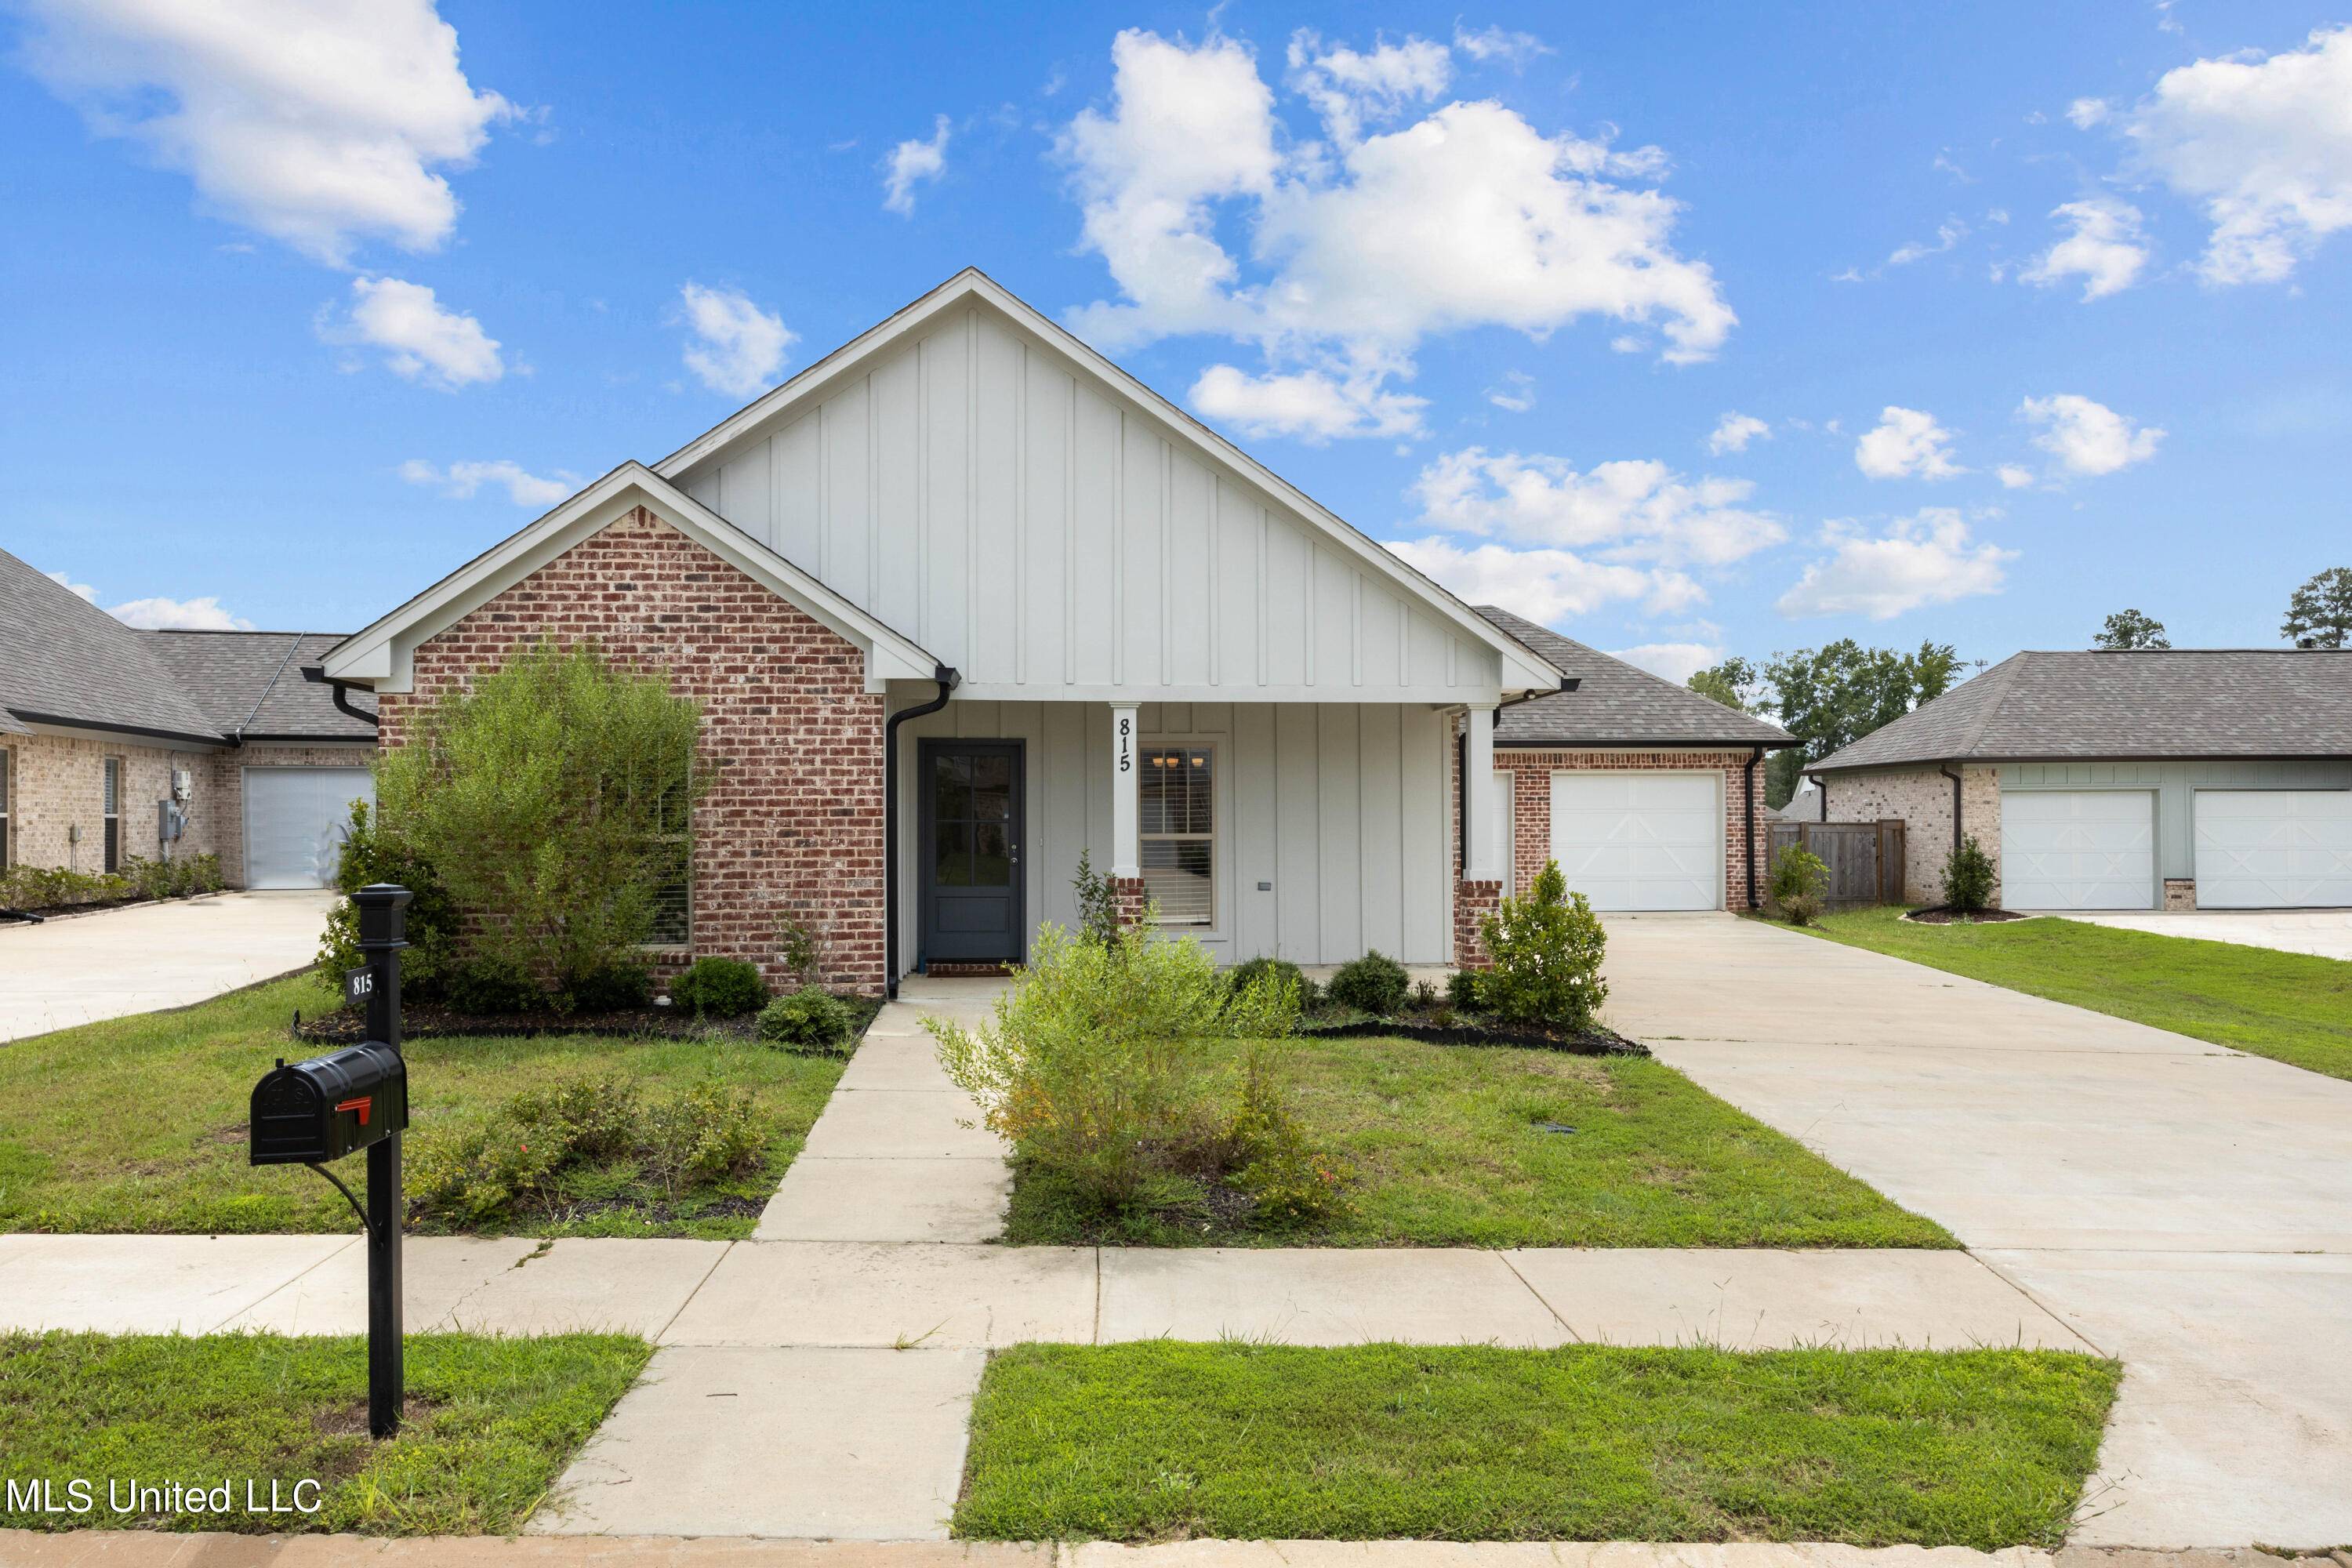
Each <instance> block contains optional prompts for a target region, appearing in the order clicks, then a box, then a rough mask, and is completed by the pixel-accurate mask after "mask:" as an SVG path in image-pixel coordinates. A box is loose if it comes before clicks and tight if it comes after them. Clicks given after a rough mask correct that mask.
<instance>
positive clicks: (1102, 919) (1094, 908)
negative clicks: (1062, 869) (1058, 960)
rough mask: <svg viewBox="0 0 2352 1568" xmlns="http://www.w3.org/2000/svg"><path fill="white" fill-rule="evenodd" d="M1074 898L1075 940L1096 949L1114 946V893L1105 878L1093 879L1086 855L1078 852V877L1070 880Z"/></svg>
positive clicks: (1116, 898) (1088, 858)
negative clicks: (1076, 919) (1076, 934)
mask: <svg viewBox="0 0 2352 1568" xmlns="http://www.w3.org/2000/svg"><path fill="white" fill-rule="evenodd" d="M1070 888H1071V890H1072V891H1074V892H1076V894H1077V896H1078V940H1079V941H1080V942H1091V943H1093V944H1094V945H1095V946H1097V947H1103V948H1108V947H1113V946H1116V945H1117V944H1118V926H1119V921H1118V888H1117V887H1116V886H1114V885H1113V884H1112V881H1111V879H1110V878H1109V877H1108V875H1097V873H1096V871H1095V868H1094V862H1093V859H1092V858H1091V857H1090V856H1089V855H1088V854H1087V851H1086V850H1085V849H1083V848H1081V849H1080V850H1079V851H1078V874H1077V875H1076V876H1075V877H1073V878H1071V879H1070Z"/></svg>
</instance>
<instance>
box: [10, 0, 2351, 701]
mask: <svg viewBox="0 0 2352 1568" xmlns="http://www.w3.org/2000/svg"><path fill="white" fill-rule="evenodd" d="M150 9H151V8H150V7H146V6H142V5H136V4H133V3H131V0H79V3H77V4H70V5H69V4H65V3H62V0H27V3H20V4H18V5H16V6H14V7H12V8H10V9H9V10H7V11H6V12H5V14H0V18H4V19H0V29H5V37H6V47H7V58H6V64H5V66H0V115H5V123H6V124H7V125H8V126H9V127H10V135H9V137H8V138H7V140H6V142H5V144H0V179H5V192H6V197H7V201H8V205H9V208H10V211H11V212H12V214H13V215H14V216H15V218H16V224H15V226H14V230H15V235H16V243H14V244H13V245H11V246H10V247H7V248H6V249H5V252H0V286H5V294H6V298H7V299H8V300H9V301H10V306H9V309H8V310H6V311H5V313H0V352H5V358H6V363H7V364H8V367H9V377H8V385H9V391H8V394H7V396H6V400H5V419H0V451H5V455H6V456H7V457H8V458H10V459H12V462H13V471H14V472H15V473H16V474H17V475H18V479H17V481H16V483H17V491H18V499H17V504H16V506H15V507H13V508H12V509H10V510H9V512H8V514H7V517H6V520H5V521H0V547H5V549H7V550H9V551H10V552H14V553H16V554H17V555H20V556H23V557H25V558H26V559H28V560H30V561H32V562H33V563H35V564H36V565H37V566H39V567H41V568H42V569H44V570H49V571H55V572H59V573H62V574H65V575H66V576H67V577H68V580H70V581H71V582H73V583H75V584H83V585H87V586H88V587H89V590H90V592H91V593H92V595H93V596H94V597H95V598H96V599H97V600H98V602H100V603H101V604H103V605H109V606H115V605H123V606H126V608H125V609H124V610H123V611H122V613H123V614H124V615H125V616H126V617H127V618H144V619H149V620H153V619H158V618H161V619H165V620H173V619H177V620H193V621H194V622H196V623H199V624H201V623H203V622H205V620H207V619H216V618H218V617H223V616H226V617H233V618H235V619H236V620H240V621H244V622H249V623H251V624H255V625H258V626H271V627H293V626H301V627H314V628H322V629H330V630H332V629H348V628H351V627H354V626H358V625H361V624H363V623H364V622H365V621H367V620H369V619H371V618H373V616H376V615H378V614H380V613H381V612H383V610H384V609H386V608H388V607H390V606H391V605H393V604H394V603H396V602H398V601H399V600H400V599H401V598H403V597H404V596H406V595H408V594H410V593H412V592H414V591H415V590H416V589H418V588H420V587H422V586H424V585H425V584H427V583H429V582H431V581H433V580H434V579H436V578H437V577H438V576H440V575H441V574H444V573H445V572H446V571H448V570H449V569H451V568H452V567H454V566H455V565H457V563H460V562H462V561H463V560H465V559H466V558H467V557H468V556H470V555H472V554H473V553H475V552H478V550H480V549H482V548H484V547H485V546H487V545H488V544H489V543H491V542H494V541H496V540H497V539H499V538H501V537H503V536H504V535H505V534H507V533H509V532H510V531H513V530H514V529H515V528H517V527H519V526H520V525H521V524H522V523H523V522H525V521H528V520H529V519H530V517H531V516H533V515H536V513H537V511H538V510H541V508H543V507H544V506H545V505H546V504H547V503H548V501H549V500H551V498H554V497H557V496H560V495H561V494H562V493H563V492H564V491H565V490H566V489H569V488H570V484H571V483H572V482H574V481H578V480H583V479H588V478H591V477H593V476H594V475H595V474H597V473H600V472H602V471H603V470H604V469H605V468H610V467H611V466H612V465H613V464H614V463H615V462H618V461H620V460H621V459H623V458H631V457H635V458H646V459H651V458H658V457H660V456H662V455H664V454H666V453H667V452H668V451H669V450H671V449H672V448H674V447H677V445H679V444H680V443H681V442H682V441H684V440H685V439H686V438H688V437H690V436H692V435H695V434H697V433H698V432H699V431H701V430H703V429H704V428H707V427H708V426H710V425H711V424H713V423H715V422H716V421H717V420H718V419H719V418H720V417H721V416H724V415H725V414H727V413H728V412H729V411H730V410H731V409H732V408H734V407H736V406H738V405H740V403H742V402H743V401H745V400H746V399H747V397H748V395H750V393H751V392H752V391H754V390H756V389H757V388H758V387H760V386H761V385H764V384H772V382H773V381H774V380H777V379H781V378H782V376H784V375H788V374H791V373H792V372H793V371H794V370H796V369H798V368H799V367H801V366H803V365H805V364H807V363H810V362H811V361H812V360H814V358H817V357H819V356H821V355H822V354H823V353H825V352H826V351H827V350H829V349H831V348H832V347H834V346H835V345H836V344H837V343H839V342H843V341H844V340H845V339H847V338H849V337H851V336H853V335H855V334H856V332H858V331H861V330H863V329H864V328H865V327H866V326H868V325H870V324H871V323H872V322H874V321H877V320H878V319H880V318H881V317H882V316H884V315H886V314H887V313H888V312H889V311H890V310H894V309H896V308H897V307H898V305H900V304H902V303H904V302H905V301H907V300H909V299H911V298H913V297H915V296H916V295H918V294H919V293H921V292H922V291H924V290H925V289H929V287H931V286H932V285H934V284H936V283H938V282H940V280H942V279H945V278H947V277H948V276H950V274H951V273H953V272H954V271H955V270H957V269H958V268H961V267H963V266H966V265H978V266H980V267H982V268H986V269H987V270H988V271H989V272H991V273H992V275H994V276H995V277H996V278H997V279H999V280H1000V281H1002V282H1003V283H1004V284H1005V285H1007V286H1008V287H1010V288H1011V289H1013V290H1014V291H1015V292H1017V293H1019V294H1021V295H1022V296H1023V297H1024V298H1025V299H1027V300H1030V301H1031V302H1032V303H1033V304H1034V305H1036V306H1037V307H1039V308H1040V309H1041V310H1045V311H1046V312H1047V313H1048V314H1051V315H1053V316H1055V318H1057V319H1060V320H1064V321H1067V322H1069V323H1070V324H1072V325H1073V326H1074V327H1075V328H1076V329H1077V330H1079V331H1081V332H1082V334H1084V335H1087V336H1088V337H1089V338H1091V339H1093V340H1094V341H1096V342H1098V343H1099V344H1100V345H1101V346H1103V347H1104V348H1105V349H1106V350H1107V352H1109V353H1112V354H1113V355H1114V357H1116V358H1118V360H1119V361H1120V362H1121V363H1124V364H1126V365H1128V366H1129V368H1130V369H1132V370H1133V371H1134V372H1135V373H1136V374H1139V376H1141V377H1142V378H1143V379H1144V380H1145V381H1146V382H1148V383H1149V384H1151V385H1153V386H1155V387H1157V388H1158V389H1160V391H1162V392H1163V393H1165V394H1167V395H1170V396H1171V397H1172V398H1174V399H1176V400H1177V401H1179V402H1180V403H1183V404H1185V405H1187V406H1189V407H1192V408H1193V409H1195V410H1196V411H1198V412H1200V413H1201V414H1202V416H1204V417H1207V418H1209V419H1210V420H1211V422H1212V423H1214V424H1217V425H1218V426H1221V427H1222V428H1224V429H1225V430H1227V431H1228V433H1230V434H1232V435H1234V437H1235V438H1236V439H1238V440H1240V441H1241V442H1242V444H1243V445H1244V447H1248V448H1249V449H1250V450H1251V451H1252V452H1254V453H1255V455H1257V456H1258V457H1259V458H1262V459H1263V460H1265V462H1266V463H1267V464H1268V465H1269V466H1271V467H1272V468H1275V469H1276V471H1277V472H1280V473H1282V474H1283V475H1285V476H1286V478H1289V479H1293V480H1294V481H1295V482H1297V483H1298V484H1299V485H1300V486H1302V487H1303V488H1304V489H1307V491H1308V492H1309V493H1311V494H1313V495H1315V496H1317V497H1318V499H1319V500H1323V501H1325V502H1326V503H1327V504H1328V505H1330V506H1331V507H1332V508H1333V509H1334V510H1337V511H1339V513H1340V514H1341V515H1343V516H1345V517H1347V518H1349V520H1350V521H1353V522H1355V523H1356V524H1357V525H1358V526H1360V527H1361V528H1363V529H1364V530H1365V531H1368V532H1370V533H1371V534H1372V535H1374V536H1375V537H1377V538H1381V539H1383V540H1389V541H1399V542H1404V547H1405V549H1406V551H1407V552H1408V554H1409V555H1410V556H1411V558H1412V559H1414V560H1415V561H1416V562H1418V563H1421V564H1423V566H1424V567H1425V568H1427V569H1429V570H1431V571H1433V572H1434V573H1435V574H1438V575H1440V576H1441V577H1443V578H1444V579H1446V580H1447V581H1448V582H1449V583H1450V584H1452V585H1454V586H1456V587H1457V588H1458V589H1461V590H1462V591H1465V593H1467V594H1469V595H1472V596H1475V597H1481V598H1497V597H1499V598H1502V599H1504V600H1505V601H1506V602H1507V603H1511V604H1513V605H1514V607H1517V608H1520V609H1522V610H1523V611H1525V612H1527V613H1529V614H1533V615H1536V616H1539V617H1540V618H1542V619H1545V620H1547V621H1549V622H1550V623H1551V624H1553V625H1556V626H1559V627H1561V628H1562V629H1563V630H1565V631H1567V632H1569V633H1570V635H1572V636H1575V637H1579V638H1580V639H1583V640H1585V641H1589V642H1591V643H1594V644H1597V645H1599V646H1601V647H1607V648H1612V649H1629V648H1632V649H1644V650H1648V651H1645V652H1643V654H1642V655H1641V657H1642V658H1643V659H1644V660H1645V661H1647V662H1650V663H1652V664H1654V666H1656V667H1658V668H1664V669H1666V670H1668V671H1669V672H1670V673H1675V674H1677V675H1679V674H1680V673H1682V672H1683V670H1685V669H1686V668H1689V667H1690V666H1691V665H1692V664H1693V663H1694V662H1696V660H1698V659H1700V658H1711V657H1714V656H1715V655H1717V654H1718V653H1720V652H1723V651H1730V652H1739V653H1746V654H1749V655H1751V656H1756V655H1764V654H1769V652H1771V651H1772V650H1774V649H1777V648H1788V647H1800V646H1808V645H1814V644H1818V643H1820V642H1822V641H1823V640H1825V639H1828V638H1831V637H1839V636H1844V635H1849V634H1851V635H1854V636H1858V637H1864V639H1865V640H1870V641H1876V642H1885V643H1895V644H1903V645H1910V644H1916V642H1917V641H1918V640H1919V639H1921V638H1923V637H1934V638H1936V639H1937V640H1948V641H1952V642H1955V643H1957V644H1958V645H1959V647H1960V648H1961V650H1962V652H1963V654H1964V655H1966V656H1968V657H1970V658H2001V657H2003V656H2005V655H2006V654H2008V653H2009V652H2011V651H2013V650H2014V649H2016V648H2018V647H2080V646H2083V645H2084V642H2085V641H2086V640H2087V638H2088V637H2089V635H2090V634H2091V632H2092V631H2093V630H2095V628H2096V626H2098V624H2099V622H2100V620H2101V619H2102V618H2103V617H2104V616H2105V614H2106V613H2107V612H2109V611H2111V610H2115V609H2119V608H2122V607H2123V606H2125V605H2135V606H2137V607H2139V608H2141V609H2143V610H2146V611H2147V612H2149V613H2151V614H2153V615H2155V616H2158V618H2160V619H2162V620H2163V621H2164V622H2166V623H2167V625H2168V626H2169V628H2170V630H2171V633H2172V637H2173V640H2174V641H2175V643H2176V644H2178V645H2181V646H2196V645H2211V646H2245V645H2252V646H2266V645H2274V644H2275V643H2276V642H2277V641H2278V636H2277V626H2278V621H2279V616H2280V614H2281V612H2282V610H2283V608H2284V604H2285V600H2286V596H2287V594H2288V592H2289V591H2290V590H2291V589H2292V588H2293V587H2294V585H2295V584H2298V583H2300V582H2302V581H2303V580H2305V578H2307V577H2309V576H2310V575H2311V574H2313V573H2315V572H2316V571H2318V570H2320V569H2321V568H2323V567H2327V566H2332V565H2337V564H2345V563H2347V561H2352V525H2347V506H2346V502H2345V499H2344V498H2345V478H2346V462H2345V454H2346V453H2347V451H2352V374H2347V368H2352V367H2347V344H2352V334H2347V325H2352V322H2347V310H2346V306H2345V300H2346V298H2347V282H2352V233H2347V232H2339V231H2340V230H2344V229H2352V123H2347V120H2346V117H2345V112H2344V109H2343V105H2344V104H2345V103H2346V102H2348V101H2352V31H2344V30H2342V29H2344V28H2345V26H2346V25H2347V23H2352V13H2336V12H2329V11H2324V10H2316V9H2314V8H2312V6H2311V5H2307V4H2303V5H2297V4H2268V3H2262V0H2238V3H2234V4H2231V5H2221V4H2219V3H2218V0H2174V3H2173V4H2170V5H2162V4H2152V3H2148V0H2109V3H2105V4H2098V5H2079V6H2067V7H2051V6H2048V5H1985V4H1969V5H1928V6H1918V7H1906V8H1903V9H1902V10H1901V11H1899V12H1889V11H1887V10H1886V9H1885V8H1884V7H1881V8H1877V9H1876V10H1872V9H1870V8H1865V7H1859V6H1855V7H1836V8H1829V7H1807V8H1793V7H1792V8H1785V9H1784V8H1751V11H1752V12H1753V14H1751V15H1744V16H1743V15H1734V14H1732V11H1731V8H1726V7H1719V6H1700V5H1654V6H1649V7H1610V8H1602V7H1597V6H1580V7H1561V6H1557V5H1553V6H1534V5H1495V6H1491V7H1486V8H1483V9H1475V10H1470V11H1459V10H1456V9H1454V8H1452V7H1450V6H1449V7H1446V8H1433V7H1425V6H1413V5H1383V6H1361V7H1357V6H1349V7H1339V6H1330V5H1281V6H1276V5H1242V4H1233V5H1224V6H1223V7H1221V8H1219V9H1218V10H1217V11H1215V12H1214V13H1204V12H1202V11H1200V10H1197V9H1183V8H1174V7H1152V6H1141V7H1137V8H1133V9H1130V10H1128V11H1125V12H1107V11H1104V10H1102V9H1101V8H1099V7H1092V6H1088V7H1067V8H1062V9H1055V8H1051V7H1042V8H1041V7H1032V8H1028V9H1027V10H1025V11H1024V13H1023V15H1022V19H1021V21H1020V23H1019V25H1017V26H1007V25H1006V24H1005V23H1004V22H1003V21H1002V20H1000V19H992V18H991V17H989V16H983V15H979V14H966V13H950V12H947V11H943V10H934V9H930V8H922V7H905V6H899V7H892V6H878V5H877V6H868V7H862V8H855V14H850V11H851V9H852V8H830V7H793V8H790V9H787V8H783V7H777V6H772V5H740V6H730V5H693V6H686V7H674V8H670V9H668V10H667V11H666V12H664V13H663V19H662V21H661V23H660V25H659V26H655V25H652V24H651V23H649V21H648V20H647V17H648V15H649V14H648V13H646V11H645V10H644V8H642V7H635V6H624V5H564V6H552V5H531V6H517V7H493V6H488V5H471V4H455V3H451V4H444V5H440V6H439V7H438V9H437V10H436V9H435V8H434V7H432V6H430V5H424V4H420V3H417V0H397V3H395V0H384V3H383V4H381V5H373V6H367V7H358V8H356V9H357V10H358V11H360V12H361V13H362V16H359V17H358V18H356V19H354V18H348V17H347V18H343V19H341V20H333V19H329V20H319V19H315V18H313V17H311V16H309V15H308V13H309V12H310V11H312V10H315V9H320V8H318V7H307V6H302V5H291V4H286V3H283V0H224V3H223V4H220V5H215V6H210V7H202V8H188V10H187V12H186V14H185V15H186V16H187V17H191V18H194V17H201V18H204V20H203V21H201V22H196V21H189V20H173V19H166V20H163V21H160V22H159V21H157V20H155V19H154V18H153V17H152V16H149V15H148V14H147V13H148V12H149V10H150ZM153 9H162V10H165V11H167V12H168V11H170V9H171V8H153ZM2053 12H2056V13H2058V14H2057V15H2056V16H2053ZM942 127H943V128H944V129H943V130H942ZM894 166H895V168H896V169H897V171H898V175H899V178H898V182H897V186H898V188H897V193H896V196H895V199H894V193H893V181H892V177H891V176H892V172H893V168H894ZM1735 415H1736V416H1741V417H1740V418H1739V419H1738V420H1737V421H1734V422H1731V423H1729V424H1727V423H1726V421H1727V416H1735ZM468 492H470V493H468ZM204 601H208V602H209V604H208V605H207V604H205V603H198V604H197V605H196V606H195V607H194V608H193V609H190V608H188V607H187V606H188V605H189V604H190V603H191V602H204ZM131 606H135V607H131Z"/></svg>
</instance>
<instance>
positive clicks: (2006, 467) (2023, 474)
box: [1993, 463, 2033, 490]
mask: <svg viewBox="0 0 2352 1568" xmlns="http://www.w3.org/2000/svg"><path fill="white" fill-rule="evenodd" d="M1993 472H1994V473H1995V474H1997V475H1999V476H2000V488H2001V489H2005V490H2021V489H2025V488H2026V487H2027V486H2029V485H2031V484H2032V483H2033V470H2032V468H2020V467H2018V466H2017V465H2016V464H2015V463H2003V464H2002V465H2001V466H2000V468H1995V469H1994V470H1993Z"/></svg>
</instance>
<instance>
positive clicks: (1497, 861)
mask: <svg viewBox="0 0 2352 1568" xmlns="http://www.w3.org/2000/svg"><path fill="white" fill-rule="evenodd" d="M1463 722H1464V724H1465V726H1466V727H1467V728H1466V733H1467V736H1468V740H1469V745H1468V746H1467V747H1466V748H1465V752H1466V755H1465V759H1464V761H1463V770H1462V771H1463V775H1464V776H1463V779H1462V811H1463V819H1464V821H1465V822H1466V823H1467V824H1468V826H1469V830H1470V831H1469V850H1468V853H1467V854H1465V856H1464V857H1463V860H1464V864H1463V867H1462V879H1463V880H1464V881H1465V882H1499V881H1501V880H1502V879H1503V864H1502V856H1501V855H1500V854H1499V853H1498V850H1499V848H1500V843H1499V842H1498V840H1502V839H1504V838H1507V835H1502V834H1497V833H1496V824H1494V823H1492V822H1489V821H1487V820H1486V818H1487V816H1489V815H1490V814H1489V812H1488V811H1487V808H1486V795H1487V792H1488V791H1489V790H1491V789H1492V788H1493V787H1494V779H1495V708H1494V705H1493V704H1492V703H1489V704H1487V705H1486V706H1485V707H1474V708H1472V709H1470V710H1469V711H1468V712H1466V713H1465V714H1464V715H1463Z"/></svg>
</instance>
